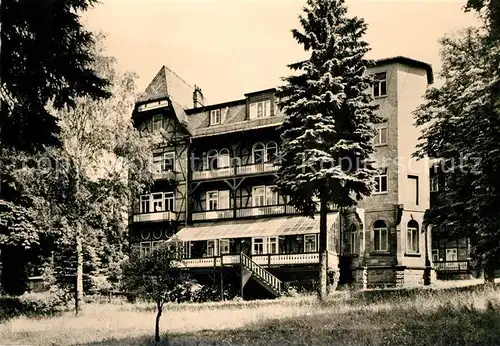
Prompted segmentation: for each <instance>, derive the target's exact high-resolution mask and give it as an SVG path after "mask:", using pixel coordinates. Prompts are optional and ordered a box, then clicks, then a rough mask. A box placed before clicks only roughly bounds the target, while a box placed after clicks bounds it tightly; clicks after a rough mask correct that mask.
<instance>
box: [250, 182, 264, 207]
mask: <svg viewBox="0 0 500 346" xmlns="http://www.w3.org/2000/svg"><path fill="white" fill-rule="evenodd" d="M265 200H266V189H265V186H255V187H254V188H253V189H252V206H254V207H262V206H264V205H265Z"/></svg>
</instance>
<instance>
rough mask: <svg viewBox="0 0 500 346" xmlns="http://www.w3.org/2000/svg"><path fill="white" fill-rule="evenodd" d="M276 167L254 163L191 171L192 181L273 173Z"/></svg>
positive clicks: (271, 164) (267, 163)
mask: <svg viewBox="0 0 500 346" xmlns="http://www.w3.org/2000/svg"><path fill="white" fill-rule="evenodd" d="M277 171H278V166H276V165H274V163H272V162H266V163H255V164H251V165H243V166H234V167H226V168H217V169H211V170H203V171H193V180H209V179H220V178H227V177H236V176H245V175H252V174H264V173H275V172H277Z"/></svg>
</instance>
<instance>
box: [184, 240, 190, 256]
mask: <svg viewBox="0 0 500 346" xmlns="http://www.w3.org/2000/svg"><path fill="white" fill-rule="evenodd" d="M182 248H183V250H184V254H183V258H191V242H189V241H185V242H183V243H182Z"/></svg>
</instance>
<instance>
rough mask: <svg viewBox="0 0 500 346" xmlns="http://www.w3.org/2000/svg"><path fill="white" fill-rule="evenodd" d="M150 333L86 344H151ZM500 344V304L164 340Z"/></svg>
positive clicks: (311, 318) (353, 315) (342, 316)
mask: <svg viewBox="0 0 500 346" xmlns="http://www.w3.org/2000/svg"><path fill="white" fill-rule="evenodd" d="M153 344H154V343H153V340H152V338H151V337H138V338H133V339H110V340H104V341H102V342H95V343H90V344H86V345H93V346H97V345H153ZM270 344H272V345H417V344H418V345H499V344H500V305H499V304H498V303H494V302H490V303H488V304H487V308H486V309H482V310H480V309H476V308H474V307H473V306H465V305H462V306H459V307H456V306H451V305H447V306H442V307H439V308H437V309H433V310H431V309H428V311H419V310H415V309H410V308H401V307H398V308H394V309H390V310H379V311H377V310H364V311H363V310H358V311H350V312H346V313H331V312H328V311H327V312H325V313H322V314H315V315H313V314H311V315H308V316H301V317H296V318H288V319H281V320H270V321H267V322H264V323H258V324H252V325H248V326H247V327H245V328H240V329H233V330H219V331H211V330H204V331H199V332H196V333H188V334H170V335H169V336H168V340H163V341H162V343H161V345H270Z"/></svg>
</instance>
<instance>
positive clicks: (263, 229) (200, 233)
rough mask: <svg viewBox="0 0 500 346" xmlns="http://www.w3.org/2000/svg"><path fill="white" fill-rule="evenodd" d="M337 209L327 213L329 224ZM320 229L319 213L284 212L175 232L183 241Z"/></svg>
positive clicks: (295, 232)
mask: <svg viewBox="0 0 500 346" xmlns="http://www.w3.org/2000/svg"><path fill="white" fill-rule="evenodd" d="M337 216H338V213H337V212H335V213H330V214H328V220H327V222H328V228H329V229H330V228H331V227H332V225H333V224H334V222H335V221H336V219H337ZM308 233H319V215H316V216H315V217H314V219H313V218H309V217H304V216H284V217H276V218H269V219H252V220H234V221H221V222H211V223H203V224H198V225H192V226H188V227H184V228H183V229H181V230H180V231H179V232H177V234H176V236H177V238H178V239H179V240H181V241H197V240H210V239H225V238H245V237H272V236H280V235H295V234H308Z"/></svg>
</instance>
